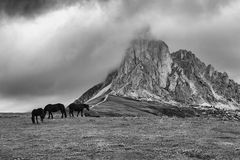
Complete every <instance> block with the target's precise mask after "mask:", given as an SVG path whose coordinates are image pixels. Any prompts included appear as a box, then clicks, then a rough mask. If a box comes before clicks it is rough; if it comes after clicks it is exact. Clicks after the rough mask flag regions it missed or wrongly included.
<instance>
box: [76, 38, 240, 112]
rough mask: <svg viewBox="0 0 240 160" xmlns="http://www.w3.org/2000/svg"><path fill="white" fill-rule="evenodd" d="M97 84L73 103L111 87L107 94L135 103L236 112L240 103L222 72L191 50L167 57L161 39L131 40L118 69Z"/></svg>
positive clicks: (231, 82)
mask: <svg viewBox="0 0 240 160" xmlns="http://www.w3.org/2000/svg"><path fill="white" fill-rule="evenodd" d="M100 84H101V85H99V86H98V87H96V89H94V88H93V89H92V90H91V89H90V90H88V91H87V92H85V93H84V94H83V96H81V97H80V98H79V99H78V100H76V101H75V102H76V103H79V102H82V103H84V102H87V100H88V99H90V98H91V97H93V95H96V94H97V93H98V92H100V90H102V89H104V87H106V86H107V85H109V84H111V87H110V88H109V90H108V93H107V94H110V95H118V96H122V97H130V98H133V99H137V100H147V101H164V102H168V103H174V104H178V105H209V106H218V107H219V108H224V109H238V108H239V103H240V94H239V93H240V85H239V84H237V83H236V82H235V81H234V80H232V79H230V78H229V77H228V74H227V73H226V72H223V73H222V72H218V71H217V70H215V69H214V67H213V66H212V65H206V64H205V63H204V62H202V61H201V60H200V59H199V58H198V57H196V55H195V54H194V53H192V52H191V51H187V50H179V51H177V52H173V53H171V54H170V52H169V49H168V46H167V44H166V43H165V42H163V41H161V40H149V39H143V38H141V39H135V40H133V41H132V42H131V44H130V45H129V47H128V48H127V49H126V54H125V57H124V59H123V61H122V63H121V65H120V66H119V68H118V69H116V70H114V71H113V72H111V73H110V74H109V75H108V76H107V78H106V80H105V81H103V82H102V83H100ZM92 92H94V94H90V93H92ZM84 95H85V96H84ZM86 95H88V96H86ZM83 97H85V98H83ZM86 97H88V98H86Z"/></svg>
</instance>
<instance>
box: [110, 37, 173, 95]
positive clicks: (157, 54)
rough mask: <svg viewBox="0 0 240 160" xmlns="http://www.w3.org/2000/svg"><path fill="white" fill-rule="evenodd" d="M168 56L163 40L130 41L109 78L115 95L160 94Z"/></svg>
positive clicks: (165, 82) (169, 57)
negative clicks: (112, 76)
mask: <svg viewBox="0 0 240 160" xmlns="http://www.w3.org/2000/svg"><path fill="white" fill-rule="evenodd" d="M171 65H172V59H171V55H170V53H169V50H168V46H167V45H166V44H165V43H164V42H163V41H153V40H145V39H140V40H134V41H133V42H132V44H131V46H130V47H129V48H128V49H127V51H126V56H125V58H124V61H123V63H122V64H121V66H120V68H119V70H118V76H117V77H116V78H115V79H114V81H113V86H112V90H113V91H115V92H116V94H119V95H124V96H130V97H138V98H141V97H148V96H149V95H151V94H154V95H156V96H161V95H163V92H164V90H163V89H164V88H165V87H166V86H167V79H168V75H169V74H170V72H171Z"/></svg>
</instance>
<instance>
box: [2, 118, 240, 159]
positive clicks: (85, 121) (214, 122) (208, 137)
mask: <svg viewBox="0 0 240 160" xmlns="http://www.w3.org/2000/svg"><path fill="white" fill-rule="evenodd" d="M55 117H56V119H54V120H48V119H45V121H44V123H41V124H39V125H33V124H32V123H31V120H30V114H27V113H26V114H0V128H1V130H0V159H1V160H5V159H7V160H8V159H19V160H20V159H49V160H61V159H69V160H70V159H122V160H125V159H149V160H152V159H181V160H187V159H196V160H197V159H203V160H208V159H216V160H218V159H240V123H239V122H237V121H220V120H218V119H215V118H199V117H197V118H184V119H183V118H176V117H172V118H169V117H165V116H164V117H158V116H141V117H100V118H93V117H83V118H81V117H78V118H67V119H61V118H60V115H57V116H56V115H55Z"/></svg>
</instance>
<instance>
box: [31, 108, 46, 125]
mask: <svg viewBox="0 0 240 160" xmlns="http://www.w3.org/2000/svg"><path fill="white" fill-rule="evenodd" d="M38 116H40V118H41V121H42V122H43V119H44V117H45V112H44V110H43V109H42V108H38V109H34V110H33V111H32V123H33V124H35V118H36V121H37V124H38Z"/></svg>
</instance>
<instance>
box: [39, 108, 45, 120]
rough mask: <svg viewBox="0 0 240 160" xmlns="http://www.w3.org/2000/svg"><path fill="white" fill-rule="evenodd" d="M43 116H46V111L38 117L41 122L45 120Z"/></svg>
mask: <svg viewBox="0 0 240 160" xmlns="http://www.w3.org/2000/svg"><path fill="white" fill-rule="evenodd" d="M45 115H46V111H45V110H42V114H41V115H40V117H41V120H42V121H43V119H44V118H45Z"/></svg>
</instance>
